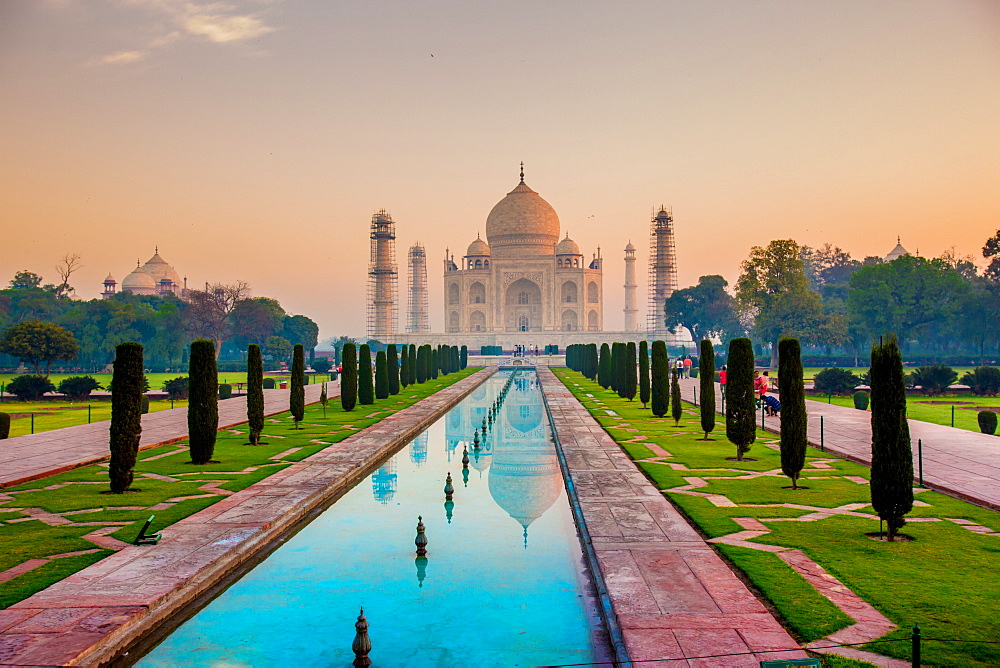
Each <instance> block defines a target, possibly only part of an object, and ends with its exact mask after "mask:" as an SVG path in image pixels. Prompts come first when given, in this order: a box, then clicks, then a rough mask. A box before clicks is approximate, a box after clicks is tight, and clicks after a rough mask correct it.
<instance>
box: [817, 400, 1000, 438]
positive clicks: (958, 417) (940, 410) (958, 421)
mask: <svg viewBox="0 0 1000 668" xmlns="http://www.w3.org/2000/svg"><path fill="white" fill-rule="evenodd" d="M807 399H811V400H813V401H822V402H823V403H827V401H828V400H829V403H832V404H836V405H837V406H848V407H850V408H854V399H853V398H851V397H829V398H828V397H821V396H808V397H807ZM952 406H954V411H953V410H952ZM991 406H993V407H997V406H1000V397H977V396H975V395H973V394H948V395H942V396H939V397H927V396H923V395H909V396H907V397H906V415H907V417H909V418H910V419H911V420H921V421H922V422H933V423H934V424H941V425H944V426H946V427H956V428H958V429H968V430H969V431H975V432H978V431H979V422H978V421H977V418H976V415H977V414H978V413H979V411H980V410H982V409H983V408H986V407H991ZM952 413H954V416H955V423H954V424H952V421H951V420H952Z"/></svg>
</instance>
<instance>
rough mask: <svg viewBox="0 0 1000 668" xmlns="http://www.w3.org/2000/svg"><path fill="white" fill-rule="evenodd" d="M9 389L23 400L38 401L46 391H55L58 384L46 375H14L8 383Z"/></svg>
mask: <svg viewBox="0 0 1000 668" xmlns="http://www.w3.org/2000/svg"><path fill="white" fill-rule="evenodd" d="M7 391H8V392H10V393H11V394H13V395H14V396H15V397H17V398H18V399H20V400H21V401H37V400H38V399H41V398H42V396H43V395H44V394H45V393H46V392H55V391H56V386H55V385H53V384H52V383H51V382H50V381H49V379H48V378H46V377H45V376H14V377H13V378H11V379H10V382H8V383H7Z"/></svg>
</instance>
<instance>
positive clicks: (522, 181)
mask: <svg viewBox="0 0 1000 668" xmlns="http://www.w3.org/2000/svg"><path fill="white" fill-rule="evenodd" d="M521 183H524V160H522V161H521Z"/></svg>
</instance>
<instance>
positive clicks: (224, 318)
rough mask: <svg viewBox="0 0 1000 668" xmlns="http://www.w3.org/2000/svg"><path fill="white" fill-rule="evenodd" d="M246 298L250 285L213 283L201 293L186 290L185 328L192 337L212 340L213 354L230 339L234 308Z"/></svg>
mask: <svg viewBox="0 0 1000 668" xmlns="http://www.w3.org/2000/svg"><path fill="white" fill-rule="evenodd" d="M249 298H250V284H249V283H247V282H245V281H236V282H234V283H215V284H213V285H206V286H205V289H204V290H190V291H189V292H188V294H187V302H188V308H187V315H188V327H189V328H190V330H191V333H192V334H194V335H195V336H201V337H205V338H209V339H212V341H213V342H214V343H215V349H216V354H218V353H219V352H221V350H222V344H223V343H225V342H226V341H228V340H229V339H230V337H232V335H233V329H232V319H231V317H230V316H231V315H232V313H233V311H234V310H235V309H236V306H237V305H238V304H239V303H240V302H241V301H244V300H246V299H249Z"/></svg>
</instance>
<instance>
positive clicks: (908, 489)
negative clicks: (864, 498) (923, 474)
mask: <svg viewBox="0 0 1000 668" xmlns="http://www.w3.org/2000/svg"><path fill="white" fill-rule="evenodd" d="M870 377H871V387H872V398H871V413H872V418H871V419H872V469H871V484H870V485H869V487H870V489H871V498H872V508H874V509H875V512H877V513H878V516H879V517H880V518H881V519H883V520H885V523H886V526H887V527H888V529H889V531H888V535H887V538H888V540H889V541H890V542H891V541H893V540H894V539H895V537H896V532H897V531H899V529H901V528H902V527H903V526H904V525H905V524H906V520H905V519H904V518H905V516H906V514H907V513H908V512H910V511H911V510H913V450H912V448H911V445H910V425H909V424H908V423H907V421H906V383H905V381H904V377H903V358H902V355H901V354H900V352H899V344H898V343H897V341H896V336H895V334H893V335H891V336H890V337H889V340H888V341H886V342H884V343H878V344H875V345H873V346H872V355H871V371H870ZM782 409H784V407H782Z"/></svg>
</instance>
